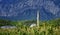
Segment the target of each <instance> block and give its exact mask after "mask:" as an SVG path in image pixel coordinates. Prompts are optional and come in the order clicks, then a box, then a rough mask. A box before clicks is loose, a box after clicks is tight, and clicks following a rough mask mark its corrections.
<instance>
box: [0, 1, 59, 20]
mask: <svg viewBox="0 0 60 35" xmlns="http://www.w3.org/2000/svg"><path fill="white" fill-rule="evenodd" d="M28 10H29V12H28ZM37 10H39V11H40V12H41V13H43V14H41V16H42V18H41V19H47V18H49V16H50V17H51V18H54V17H60V0H0V17H7V18H14V17H17V16H18V18H20V19H29V18H31V17H35V18H36V16H35V15H36V11H37ZM25 11H27V12H25ZM33 11H35V12H33ZM44 13H45V14H44ZM50 13H51V14H52V15H51V14H50ZM31 14H32V15H31ZM26 15H27V16H26ZM53 15H54V16H53ZM45 16H46V17H45ZM24 17H26V18H24ZM15 19H16V18H15Z"/></svg>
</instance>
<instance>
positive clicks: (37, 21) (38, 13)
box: [37, 10, 39, 27]
mask: <svg viewBox="0 0 60 35" xmlns="http://www.w3.org/2000/svg"><path fill="white" fill-rule="evenodd" d="M37 27H39V10H38V11H37Z"/></svg>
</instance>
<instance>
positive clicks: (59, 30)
mask: <svg viewBox="0 0 60 35" xmlns="http://www.w3.org/2000/svg"><path fill="white" fill-rule="evenodd" d="M32 23H36V21H35V20H33V21H9V20H0V26H3V25H13V26H16V27H17V28H14V29H2V28H0V35H60V19H55V20H49V21H40V25H39V28H38V27H37V26H35V27H30V25H31V24H32Z"/></svg>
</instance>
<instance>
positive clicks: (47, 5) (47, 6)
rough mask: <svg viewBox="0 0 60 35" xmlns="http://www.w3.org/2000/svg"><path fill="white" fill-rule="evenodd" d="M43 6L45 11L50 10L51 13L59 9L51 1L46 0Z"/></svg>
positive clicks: (55, 12) (59, 9)
mask: <svg viewBox="0 0 60 35" xmlns="http://www.w3.org/2000/svg"><path fill="white" fill-rule="evenodd" d="M44 8H45V9H46V11H50V12H51V13H53V14H57V13H58V12H59V11H60V8H59V7H58V6H56V5H55V4H54V2H53V1H46V2H45V3H44Z"/></svg>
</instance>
